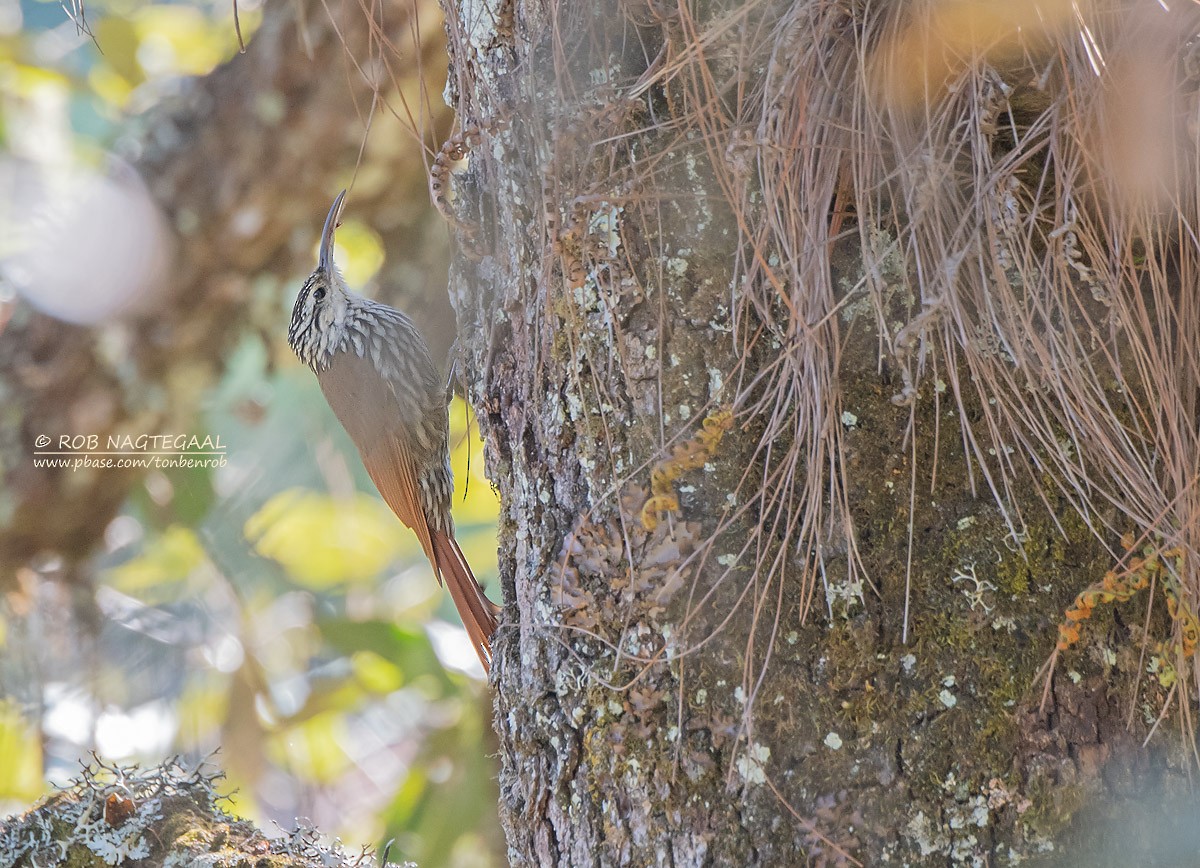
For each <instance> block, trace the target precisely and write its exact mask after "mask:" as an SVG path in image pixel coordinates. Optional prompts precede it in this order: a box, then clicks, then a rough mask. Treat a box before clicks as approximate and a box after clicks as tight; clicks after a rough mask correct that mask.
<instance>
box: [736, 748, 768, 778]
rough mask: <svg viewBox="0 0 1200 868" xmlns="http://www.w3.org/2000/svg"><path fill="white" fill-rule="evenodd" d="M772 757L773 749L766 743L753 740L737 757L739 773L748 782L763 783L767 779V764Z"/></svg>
mask: <svg viewBox="0 0 1200 868" xmlns="http://www.w3.org/2000/svg"><path fill="white" fill-rule="evenodd" d="M770 758H771V749H770V748H769V747H767V746H766V745H765V744H759V743H758V742H752V743H750V744H749V745H747V746H746V750H745V752H744V753H743V754H742V755H741V756H739V757H738V759H737V763H736V765H737V770H738V774H739V775H741V776H742V780H744V781H745V782H746V783H748V784H761V783H765V782H766V780H767V772H766V765H767V760H769V759H770Z"/></svg>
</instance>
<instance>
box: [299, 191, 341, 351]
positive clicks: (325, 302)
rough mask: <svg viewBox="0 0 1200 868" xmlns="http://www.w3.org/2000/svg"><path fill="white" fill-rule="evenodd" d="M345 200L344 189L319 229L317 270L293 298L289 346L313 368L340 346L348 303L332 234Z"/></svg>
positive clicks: (334, 201) (339, 219) (339, 218)
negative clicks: (294, 302) (319, 244)
mask: <svg viewBox="0 0 1200 868" xmlns="http://www.w3.org/2000/svg"><path fill="white" fill-rule="evenodd" d="M345 200H346V191H345V190H343V191H342V192H340V193H338V196H337V198H336V199H334V200H333V205H332V206H331V207H330V209H329V214H328V216H326V218H325V228H324V229H322V230H321V249H320V253H319V254H318V256H317V267H316V270H315V271H313V273H312V274H310V275H309V276H308V279H307V280H306V281H304V286H302V287H301V288H300V294H299V295H298V296H296V305H295V307H293V308H292V323H291V325H290V326H289V327H288V343H289V344H291V347H292V349H293V350H294V351H295V352H296V355H297V356H299V357H300V361H302V362H304V363H305V364H306V365H308V366H310V367H314V368H315V367H317V366H319V364H320V362H321V361H322V359H324V358H325V357H327V356H328V355H329V354H330V353H332V352H333V351H334V350H336V348H337V347H338V346H340V344H341V339H340V336H341V333H342V331H343V330H344V327H345V321H346V314H347V311H348V309H349V307H350V302H351V293H350V290H349V288H348V287H347V286H346V281H345V279H344V278H343V277H342V274H341V272H340V271H338V268H337V265H335V264H334V261H333V233H334V231H335V230H336V229H337V227H338V224H339V222H340V221H341V216H342V206H343V204H344V203H345Z"/></svg>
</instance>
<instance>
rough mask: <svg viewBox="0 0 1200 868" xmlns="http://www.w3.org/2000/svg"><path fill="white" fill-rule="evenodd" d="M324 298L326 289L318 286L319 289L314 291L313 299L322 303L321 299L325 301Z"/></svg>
mask: <svg viewBox="0 0 1200 868" xmlns="http://www.w3.org/2000/svg"><path fill="white" fill-rule="evenodd" d="M324 297H325V287H323V286H318V287H317V288H316V289H315V290H314V291H313V298H314V299H315V300H316V301H320V300H321V299H323V298H324Z"/></svg>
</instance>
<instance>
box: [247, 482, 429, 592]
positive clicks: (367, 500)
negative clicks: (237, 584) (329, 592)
mask: <svg viewBox="0 0 1200 868" xmlns="http://www.w3.org/2000/svg"><path fill="white" fill-rule="evenodd" d="M245 535H246V538H247V539H248V540H250V542H252V543H253V544H254V549H255V551H257V552H258V553H259V554H260V555H263V556H264V557H268V558H271V559H272V560H274V561H277V562H279V563H280V564H281V565H282V566H283V567H284V569H286V570H287V572H288V574H289V575H290V576H291V577H292V578H293V579H294V580H295V581H296V582H297V583H299V584H301V585H303V586H305V587H308V588H313V589H325V588H329V587H331V586H333V585H337V584H341V583H344V582H362V581H366V580H369V579H373V578H375V577H376V576H378V575H379V573H380V572H381V571H382V570H383V568H384V567H386V566H387V565H388V564H389V563H391V562H392V561H393V560H395V559H396V557H397V556H398V555H400V553H401V552H402V551H403V550H404V549H405V548H406V544H407V545H411V546H415V545H416V540H415V538H412V535H411V534H409V533H407V532H406V531H405V529H404V528H403V527H401V525H400V523H399V522H398V521H397V520H396V517H395V516H394V515H392V513H391V510H389V509H388V508H387V506H385V505H384V503H383V502H382V501H381V500H379V499H378V498H374V497H369V496H367V495H365V494H361V493H357V492H356V493H354V494H352V495H351V496H349V497H345V498H333V497H330V496H329V495H326V494H319V493H317V492H315V491H308V490H305V489H299V488H291V489H288V490H287V491H283V492H280V493H279V494H277V495H275V496H274V497H272V498H271V499H270V500H268V501H267V502H266V503H265V504H263V507H262V508H261V509H260V510H259V511H258V512H256V513H255V514H254V515H252V516H251V517H250V518H249V519H248V520H247V521H246V526H245Z"/></svg>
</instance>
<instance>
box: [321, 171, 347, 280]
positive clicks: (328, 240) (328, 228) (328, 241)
mask: <svg viewBox="0 0 1200 868" xmlns="http://www.w3.org/2000/svg"><path fill="white" fill-rule="evenodd" d="M345 201H346V191H345V190H343V191H342V192H340V193H338V195H337V198H336V199H334V200H333V205H331V206H330V207H329V214H328V216H326V218H325V228H324V229H322V230H321V252H320V253H319V254H318V256H317V269H318V270H320V271H323V272H325V273H326V274H329V275H332V274H333V233H334V231H335V230H336V229H337V228H338V223H340V222H341V219H342V205H343V204H344V203H345Z"/></svg>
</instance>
